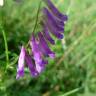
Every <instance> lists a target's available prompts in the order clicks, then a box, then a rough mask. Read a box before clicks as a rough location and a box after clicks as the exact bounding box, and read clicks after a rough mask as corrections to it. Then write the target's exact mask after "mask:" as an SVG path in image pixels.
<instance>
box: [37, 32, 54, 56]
mask: <svg viewBox="0 0 96 96" xmlns="http://www.w3.org/2000/svg"><path fill="white" fill-rule="evenodd" d="M38 37H39V42H40V47H41V51H42V53H43V54H44V55H45V56H49V57H50V58H54V57H55V53H54V52H52V51H51V50H50V48H49V47H48V44H47V42H46V40H45V38H44V36H43V34H42V33H41V32H39V33H38Z"/></svg>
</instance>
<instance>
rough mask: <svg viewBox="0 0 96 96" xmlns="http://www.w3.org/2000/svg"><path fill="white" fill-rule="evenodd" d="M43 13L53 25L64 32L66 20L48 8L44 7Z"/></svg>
mask: <svg viewBox="0 0 96 96" xmlns="http://www.w3.org/2000/svg"><path fill="white" fill-rule="evenodd" d="M43 13H44V15H45V19H47V20H48V22H50V24H51V26H52V27H54V28H55V29H56V30H58V31H59V32H62V33H63V32H64V22H63V21H60V20H58V19H57V18H56V17H55V16H54V15H53V14H52V13H51V12H50V11H49V10H48V9H47V8H43ZM46 17H47V18H46ZM61 22H62V23H61Z"/></svg>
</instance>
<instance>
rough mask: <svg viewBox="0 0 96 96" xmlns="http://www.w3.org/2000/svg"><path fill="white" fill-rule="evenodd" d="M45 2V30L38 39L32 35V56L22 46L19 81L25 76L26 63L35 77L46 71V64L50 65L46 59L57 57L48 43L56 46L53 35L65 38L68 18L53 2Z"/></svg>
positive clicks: (18, 69) (42, 23)
mask: <svg viewBox="0 0 96 96" xmlns="http://www.w3.org/2000/svg"><path fill="white" fill-rule="evenodd" d="M43 1H44V2H45V4H46V5H47V8H45V7H44V8H43V9H42V12H43V20H42V21H41V25H42V28H43V30H42V32H38V35H37V37H36V36H35V35H34V33H33V34H32V37H31V39H30V41H29V44H30V48H31V54H29V53H28V52H27V51H26V49H25V48H24V46H22V48H21V52H20V56H19V60H18V68H17V76H16V78H17V79H19V78H20V77H22V76H24V63H26V64H27V66H28V68H29V70H30V74H31V75H32V76H33V77H36V76H38V75H39V74H40V73H41V72H42V71H43V70H44V69H45V67H46V64H48V61H47V60H46V57H50V58H54V57H55V53H54V52H53V51H52V50H51V49H50V48H49V46H48V43H51V44H52V45H53V44H55V41H54V39H53V38H52V35H54V36H55V37H57V38H58V39H62V38H63V37H64V36H63V32H64V25H65V24H64V23H65V22H66V21H67V16H66V15H63V14H62V13H60V12H59V11H58V9H57V8H56V7H55V6H54V4H53V3H52V2H51V0H43Z"/></svg>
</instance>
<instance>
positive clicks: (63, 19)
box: [44, 0, 68, 21]
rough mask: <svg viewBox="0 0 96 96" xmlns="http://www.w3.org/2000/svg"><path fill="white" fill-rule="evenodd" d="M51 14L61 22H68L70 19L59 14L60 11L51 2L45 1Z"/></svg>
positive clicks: (49, 0)
mask: <svg viewBox="0 0 96 96" xmlns="http://www.w3.org/2000/svg"><path fill="white" fill-rule="evenodd" d="M44 1H45V3H46V4H47V6H48V8H49V9H50V10H51V12H52V13H53V14H54V15H55V16H56V17H57V18H58V19H60V20H62V21H66V20H67V19H68V17H67V16H66V15H64V14H62V13H60V12H59V10H58V9H57V8H56V7H55V6H54V4H53V3H52V2H51V0H44Z"/></svg>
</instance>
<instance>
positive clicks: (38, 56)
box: [30, 34, 48, 73]
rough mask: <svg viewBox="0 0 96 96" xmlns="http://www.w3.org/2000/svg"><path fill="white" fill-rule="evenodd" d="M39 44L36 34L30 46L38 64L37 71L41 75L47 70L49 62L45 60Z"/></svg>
mask: <svg viewBox="0 0 96 96" xmlns="http://www.w3.org/2000/svg"><path fill="white" fill-rule="evenodd" d="M38 43H39V42H38V41H36V39H35V37H34V34H33V35H32V38H31V40H30V46H31V49H32V53H33V58H34V60H35V64H36V70H37V71H38V72H39V73H40V72H42V71H43V70H44V69H45V64H47V63H48V62H47V61H46V60H44V59H43V54H42V52H41V51H40V49H39V44H38Z"/></svg>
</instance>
